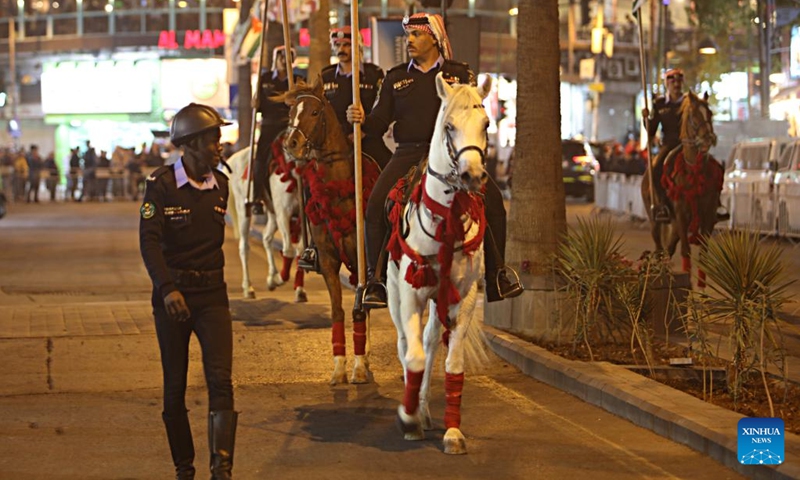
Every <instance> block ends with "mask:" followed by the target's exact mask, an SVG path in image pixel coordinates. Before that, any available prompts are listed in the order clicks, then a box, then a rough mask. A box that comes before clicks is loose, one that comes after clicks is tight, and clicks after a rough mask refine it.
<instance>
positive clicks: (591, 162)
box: [561, 140, 600, 202]
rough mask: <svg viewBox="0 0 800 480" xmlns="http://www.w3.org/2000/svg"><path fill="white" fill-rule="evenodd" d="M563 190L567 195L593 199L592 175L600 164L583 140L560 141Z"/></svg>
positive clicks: (587, 143) (593, 175)
mask: <svg viewBox="0 0 800 480" xmlns="http://www.w3.org/2000/svg"><path fill="white" fill-rule="evenodd" d="M561 166H562V167H563V177H564V190H565V192H566V194H567V195H568V196H571V197H583V198H585V199H586V200H587V201H589V202H593V201H594V177H595V175H597V172H598V171H599V170H600V164H599V163H598V162H597V158H596V157H595V155H594V153H593V152H592V147H591V146H590V145H589V142H587V141H585V140H562V141H561Z"/></svg>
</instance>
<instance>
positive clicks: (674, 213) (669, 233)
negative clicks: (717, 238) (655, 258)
mask: <svg viewBox="0 0 800 480" xmlns="http://www.w3.org/2000/svg"><path fill="white" fill-rule="evenodd" d="M680 112H681V132H680V138H681V145H679V146H677V147H675V148H674V149H673V150H672V151H670V152H669V154H668V155H667V158H666V160H665V162H664V174H663V175H662V178H655V179H653V180H654V181H659V182H661V185H663V186H664V189H665V190H666V192H667V197H668V198H669V200H670V203H671V207H672V208H671V209H670V213H671V221H670V223H669V224H665V223H659V222H656V221H655V219H654V218H653V212H652V211H651V209H650V208H649V205H650V178H649V175H650V173H651V171H652V170H651V169H648V170H647V172H645V176H644V178H643V180H642V198H643V199H644V204H645V205H646V206H648V209H647V210H648V212H647V214H648V216H649V217H650V227H651V234H652V236H653V241H655V244H656V251H663V250H664V247H665V246H666V251H667V253H668V254H669V256H670V258H671V257H672V256H673V255H674V254H675V250H676V248H677V245H678V242H680V245H681V257H682V266H683V271H684V272H687V273H691V270H692V260H691V250H690V244H692V243H693V244H699V245H700V248H704V247H705V241H706V239H707V238H708V237H709V236H710V235H711V233H712V232H713V230H714V225H715V224H716V222H717V207H718V206H719V195H720V191H721V189H722V177H723V170H722V166H721V165H720V163H719V162H718V161H717V160H716V159H715V158H714V157H713V156H712V155H711V154H710V153H709V149H710V148H711V147H712V146H714V145H716V144H717V135H716V134H715V133H714V126H713V124H712V114H711V109H710V108H709V106H708V99H707V96H706V97H704V98H700V97H698V96H697V95H695V94H694V93H692V92H688V93H687V94H686V95H685V96H684V99H683V102H682V104H681V109H680ZM697 276H698V281H697V285H698V287H701V288H702V287H705V272H703V271H698V272H697Z"/></svg>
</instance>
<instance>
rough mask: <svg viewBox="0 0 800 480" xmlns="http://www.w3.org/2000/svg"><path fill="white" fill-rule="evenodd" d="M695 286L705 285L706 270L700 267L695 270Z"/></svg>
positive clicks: (701, 286) (703, 286)
mask: <svg viewBox="0 0 800 480" xmlns="http://www.w3.org/2000/svg"><path fill="white" fill-rule="evenodd" d="M697 286H698V287H700V288H705V286H706V272H704V271H702V270H700V269H698V270H697Z"/></svg>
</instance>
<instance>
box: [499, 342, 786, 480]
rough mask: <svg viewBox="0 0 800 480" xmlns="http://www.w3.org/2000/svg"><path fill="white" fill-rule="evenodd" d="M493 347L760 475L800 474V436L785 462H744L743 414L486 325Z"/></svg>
mask: <svg viewBox="0 0 800 480" xmlns="http://www.w3.org/2000/svg"><path fill="white" fill-rule="evenodd" d="M484 332H485V333H486V338H487V342H488V343H489V346H490V347H491V349H492V350H493V351H494V352H495V353H496V354H497V355H498V356H500V357H501V358H503V359H504V360H505V361H507V362H509V363H511V364H512V365H514V366H516V367H517V368H519V369H520V370H521V371H522V372H523V373H525V374H526V375H528V376H530V377H532V378H535V379H536V380H539V381H541V382H544V383H546V384H548V385H550V386H553V387H555V388H558V389H561V390H563V391H565V392H567V393H570V394H572V395H574V396H576V397H578V398H580V399H581V400H583V401H585V402H588V403H591V404H593V405H597V406H599V407H602V408H604V409H605V410H607V411H609V412H611V413H613V414H615V415H617V416H620V417H622V418H625V419H627V420H630V421H631V422H633V423H635V424H636V425H639V426H641V427H644V428H647V429H649V430H652V431H653V432H655V433H658V434H659V435H661V436H664V437H667V438H669V439H670V440H673V441H675V442H678V443H682V444H684V445H687V446H689V447H691V448H693V449H695V450H697V451H699V452H702V453H704V454H706V455H708V456H709V457H711V458H713V459H714V460H716V461H718V462H720V463H722V464H723V465H725V466H727V467H728V468H730V469H732V470H735V471H736V472H738V473H740V474H742V475H745V476H747V477H749V478H754V479H770V480H773V479H775V480H777V479H781V480H784V479H800V463H798V461H797V459H798V458H800V437H799V436H797V435H794V434H786V437H785V438H784V440H785V449H786V450H785V461H784V463H783V464H782V465H780V466H778V467H777V468H776V467H768V466H757V465H742V464H740V463H739V461H738V458H737V432H736V425H737V423H738V421H739V419H740V418H743V416H742V415H740V414H737V413H734V412H731V411H729V410H726V409H724V408H721V407H717V406H715V405H712V404H710V403H707V402H704V401H702V400H700V399H698V398H695V397H693V396H691V395H689V394H686V393H683V392H679V391H677V390H675V389H673V388H670V387H668V386H666V385H663V384H661V383H659V382H657V381H655V380H651V379H649V378H646V377H643V376H641V375H638V374H636V373H633V372H630V371H629V370H627V369H625V368H623V367H620V366H617V365H612V364H610V363H606V362H597V363H588V362H578V361H573V360H568V359H565V358H562V357H560V356H558V355H555V354H552V353H550V352H548V351H547V350H545V349H543V348H541V347H538V346H536V345H533V344H531V343H530V342H527V341H524V340H522V339H520V338H518V337H516V336H514V335H512V334H509V333H506V332H503V331H502V330H498V329H496V328H493V327H489V326H484Z"/></svg>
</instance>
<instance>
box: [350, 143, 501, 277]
mask: <svg viewBox="0 0 800 480" xmlns="http://www.w3.org/2000/svg"><path fill="white" fill-rule="evenodd" d="M429 148H430V146H429V145H428V144H418V145H413V146H408V145H401V146H399V147H398V148H397V150H396V151H395V152H394V155H392V158H391V160H389V163H388V164H387V165H386V168H384V169H383V171H381V174H380V176H379V177H378V181H377V182H376V183H375V187H373V189H372V193H370V195H369V200H368V201H367V211H366V212H365V223H366V228H365V233H366V244H367V252H366V253H367V265H368V267H369V268H370V269H371V270H374V269H375V267H377V265H378V260H379V257H380V253H381V250H383V245H384V239H385V238H386V234H387V233H388V232H389V229H390V226H389V224H388V221H387V219H386V213H385V205H386V198H387V197H388V196H389V192H390V191H391V189H392V188H393V187H394V185H395V184H396V183H397V181H398V180H400V179H401V178H402V177H403V176H405V175H406V174H407V173H408V172H409V170H411V168H412V167H414V166H415V165H417V164H419V162H420V161H421V160H422V158H424V157H425V155H427V154H428V149H429ZM486 221H487V223H488V225H489V229H487V231H486V234H485V236H484V265H485V267H486V272H487V273H491V272H495V271H497V269H498V268H500V267H502V266H504V265H505V253H506V209H505V206H504V205H503V195H502V194H501V193H500V189H499V188H498V187H497V184H496V183H494V180H492V179H491V178H489V180H488V182H487V183H486Z"/></svg>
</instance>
